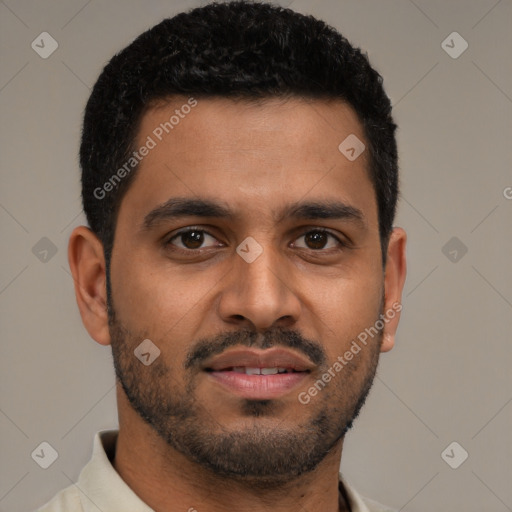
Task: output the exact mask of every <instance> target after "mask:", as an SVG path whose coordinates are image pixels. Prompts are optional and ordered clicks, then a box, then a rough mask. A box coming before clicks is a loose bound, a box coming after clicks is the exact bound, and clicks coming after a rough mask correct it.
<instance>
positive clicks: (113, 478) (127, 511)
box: [36, 430, 393, 512]
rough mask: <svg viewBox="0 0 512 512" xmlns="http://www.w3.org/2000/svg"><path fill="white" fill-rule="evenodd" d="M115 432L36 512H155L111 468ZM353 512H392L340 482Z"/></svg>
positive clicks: (101, 435) (97, 442)
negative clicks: (69, 482)
mask: <svg viewBox="0 0 512 512" xmlns="http://www.w3.org/2000/svg"><path fill="white" fill-rule="evenodd" d="M117 434H118V430H105V431H102V432H97V433H96V435H95V436H94V446H93V453H92V457H91V460H90V461H89V462H88V463H87V464H86V465H85V466H84V468H83V469H82V472H81V473H80V476H79V478H78V481H77V483H76V484H73V485H70V486H69V487H67V488H66V489H63V490H62V491H60V492H59V493H58V494H57V495H56V496H55V497H54V498H53V499H52V500H50V501H49V502H48V503H47V504H46V505H43V506H42V507H41V508H39V509H38V510H37V511H36V512H154V510H153V509H152V508H150V507H149V506H148V505H146V504H145V503H144V502H143V501H142V500H141V499H140V498H139V497H138V496H137V495H136V494H135V493H134V492H133V491H132V490H131V489H130V487H128V485H127V484H126V483H125V481H124V480H123V479H122V478H121V477H120V475H119V474H118V473H117V471H116V470H115V469H114V467H113V466H112V463H111V462H110V461H111V460H113V459H114V453H115V447H116V441H117ZM341 485H342V486H343V487H344V489H345V491H346V495H347V499H348V503H349V505H350V509H351V511H352V512H393V511H392V510H391V509H390V508H387V507H385V506H383V505H380V504H379V503H376V502H374V501H372V500H369V499H367V498H363V497H361V496H360V495H359V494H358V493H357V492H356V491H355V490H354V489H353V488H352V486H350V485H349V484H348V483H347V481H346V480H343V481H342V480H341V475H340V486H341Z"/></svg>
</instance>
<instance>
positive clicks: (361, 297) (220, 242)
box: [109, 98, 385, 482]
mask: <svg viewBox="0 0 512 512" xmlns="http://www.w3.org/2000/svg"><path fill="white" fill-rule="evenodd" d="M186 103H187V98H184V99H183V101H182V100H181V99H179V100H177V99H174V100H173V101H172V103H168V104H166V105H160V106H159V107H158V108H153V109H152V110H150V111H149V112H147V113H146V115H145V116H144V117H143V119H142V123H141V126H140V131H139V135H138V139H137V144H136V146H137V147H141V146H142V145H144V144H146V143H147V141H148V140H149V139H148V137H150V138H151V139H152V140H153V141H154V142H155V145H154V147H153V148H152V149H151V150H150V151H149V152H148V154H147V155H146V156H145V157H144V158H143V159H142V161H141V163H140V164H139V165H140V167H139V169H138V170H137V174H136V176H135V177H134V181H133V182H132V184H131V186H130V188H129V190H128V192H127V193H126V195H125V196H124V198H123V200H122V203H121V207H120V211H119V215H118V219H117V225H116V235H115V240H114V246H113V252H112V260H111V273H110V286H111V297H110V299H111V300H110V304H109V306H110V317H109V328H110V336H111V344H112V349H113V355H114V362H115V367H116V374H117V377H118V379H119V381H120V383H121V385H122V387H123V390H124V393H125V394H126V396H127V398H128V400H129V403H130V404H131V406H132V407H133V409H134V410H135V411H137V412H138V414H139V415H140V417H141V418H142V419H143V420H144V421H146V422H147V423H149V424H150V425H151V426H152V427H153V429H154V431H155V432H157V433H158V435H159V436H161V438H162V439H164V440H165V441H166V442H167V443H168V444H169V445H170V446H171V447H173V448H174V449H176V450H178V451H179V452H181V453H182V454H184V455H185V456H187V457H188V458H189V459H190V460H192V461H195V462H197V463H199V464H200V465H201V466H202V467H205V468H210V469H212V470H214V471H215V472H216V474H221V475H226V476H229V477H230V478H239V479H242V480H243V479H247V478H250V479H252V481H260V482H268V481H270V479H272V480H273V481H284V480H289V479H291V478H294V477H296V476H297V475H300V474H302V473H304V472H307V471H311V470H312V469H313V468H315V467H316V466H317V465H318V463H319V462H320V461H321V460H322V459H323V458H324V457H325V456H326V454H327V453H328V452H329V451H330V450H332V448H333V447H334V446H335V445H336V444H337V443H338V441H339V440H340V439H341V438H342V437H343V435H344V434H345V432H346V431H347V429H348V428H350V426H351V424H352V421H353V419H354V418H355V416H356V415H357V413H358V411H359V408H360V406H361V405H362V404H363V402H364V399H365V397H366V395H367V393H368V391H369V389H370V387H371V383H372V381H373V377H374V374H375V370H376V366H377V362H378V355H379V351H380V349H381V342H382V331H381V330H379V332H378V334H376V335H374V336H373V337H369V338H368V339H367V341H366V343H365V344H364V345H363V344H362V343H359V348H360V350H359V351H358V352H357V353H356V354H355V355H354V354H353V357H352V358H350V360H349V359H348V358H347V357H345V356H344V355H346V353H347V351H349V350H350V349H351V347H353V346H354V345H353V342H354V340H357V337H358V336H360V335H361V333H363V332H365V329H368V328H370V327H372V326H374V325H375V324H376V322H377V321H378V320H379V315H380V314H381V313H383V312H384V305H385V304H384V302H383V297H384V295H385V286H384V284H385V282H384V272H383V268H382V259H381V248H380V240H379V229H378V228H379V226H378V217H377V203H376V198H375V192H374V189H373V186H372V184H371V181H370V179H369V177H368V172H367V167H368V159H367V154H366V153H365V152H363V153H362V154H361V155H360V156H359V157H358V158H356V159H355V160H353V161H350V160H349V159H348V158H346V156H345V155H344V154H342V153H341V152H340V150H339V149H338V146H339V144H340V143H341V142H342V141H343V140H344V139H346V137H347V136H349V135H350V134H353V135H355V136H356V137H357V138H358V139H359V140H361V141H363V142H365V138H364V135H363V130H362V127H361V124H360V123H359V121H358V119H357V116H356V115H355V113H354V112H353V111H352V109H351V108H349V107H348V106H347V105H345V104H343V103H341V102H326V101H320V100H314V101H309V102H306V101H303V100H300V99H293V100H289V101H287V102H283V101H278V100H276V99H272V100H266V101H265V102H263V103H262V104H259V105H255V104H250V103H248V102H234V101H230V100H227V99H204V100H197V105H196V106H194V107H193V108H191V109H180V106H181V105H183V104H186ZM176 109H178V110H180V112H182V113H183V112H185V111H187V112H188V111H189V110H190V112H188V113H187V114H186V115H183V114H182V116H180V120H179V122H178V123H176V124H174V125H173V128H172V130H171V129H169V133H166V132H165V131H163V130H162V128H161V126H162V124H161V123H165V122H166V121H169V119H170V118H171V116H172V115H173V114H174V113H175V110H176ZM159 127H160V130H158V128H159ZM155 130H156V131H155ZM161 132H162V133H161ZM156 134H159V135H158V136H157V135H156ZM160 138H161V140H160ZM365 144H366V142H365ZM150 145H152V144H150ZM366 145H367V144H366ZM146 339H149V340H151V343H152V345H150V347H153V346H154V347H157V348H158V350H159V351H160V353H159V355H158V357H157V358H156V359H155V360H154V361H152V362H151V364H147V365H146V364H143V363H142V362H141V361H140V360H139V359H138V358H137V357H135V355H134V350H135V349H136V348H137V347H138V346H139V345H140V344H141V342H142V341H143V340H146ZM146 343H147V342H146ZM154 350H155V349H154V348H150V349H149V350H148V349H147V348H146V351H145V353H148V352H149V353H150V354H153V353H154V352H153V351H154ZM144 357H146V359H148V356H147V355H146V356H144ZM340 358H341V359H342V360H343V361H344V363H343V364H342V363H341V362H340V361H341V360H340ZM149 359H152V357H151V355H150V356H149ZM146 362H148V361H146ZM336 362H338V366H336ZM340 366H341V369H340ZM326 374H327V375H329V376H330V378H329V377H327V378H326V377H325V375H326ZM315 390H316V392H315Z"/></svg>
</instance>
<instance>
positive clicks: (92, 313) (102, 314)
mask: <svg viewBox="0 0 512 512" xmlns="http://www.w3.org/2000/svg"><path fill="white" fill-rule="evenodd" d="M68 261H69V267H70V269H71V274H72V276H73V281H74V285H75V296H76V301H77V304H78V309H79V310H80V315H81V317H82V322H83V324H84V326H85V328H86V329H87V332H88V333H89V335H90V336H91V337H92V338H93V339H94V340H96V341H97V342H98V343H100V344H101V345H109V344H110V333H109V329H108V315H107V291H106V266H105V256H104V252H103V244H102V243H101V241H100V240H99V238H98V237H97V236H96V235H95V234H94V233H93V232H92V231H91V230H90V229H89V228H88V227H86V226H79V227H77V228H75V229H74V230H73V232H72V233H71V236H70V238H69V244H68Z"/></svg>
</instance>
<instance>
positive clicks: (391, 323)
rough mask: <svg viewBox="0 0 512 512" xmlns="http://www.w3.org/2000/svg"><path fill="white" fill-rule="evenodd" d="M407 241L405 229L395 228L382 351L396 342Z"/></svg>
mask: <svg viewBox="0 0 512 512" xmlns="http://www.w3.org/2000/svg"><path fill="white" fill-rule="evenodd" d="M406 241H407V234H406V233H405V231H404V230H403V229H402V228H394V229H393V231H392V232H391V235H390V237H389V244H388V248H387V259H386V270H385V276H384V313H383V314H384V315H385V318H386V320H387V321H386V322H385V324H384V332H383V339H382V346H381V352H388V351H389V350H391V349H392V348H393V346H394V344H395V334H396V330H397V328H398V322H399V320H400V311H401V310H402V290H403V288H404V283H405V276H406V273H407V263H406V257H405V245H406Z"/></svg>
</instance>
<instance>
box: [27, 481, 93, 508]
mask: <svg viewBox="0 0 512 512" xmlns="http://www.w3.org/2000/svg"><path fill="white" fill-rule="evenodd" d="M83 510H84V508H83V507H82V501H81V499H80V494H79V491H78V490H77V488H76V486H74V485H71V486H69V487H67V488H66V489H63V490H62V491H60V492H59V493H57V494H56V495H55V496H54V497H53V498H52V499H51V500H50V501H49V502H48V503H46V504H45V505H43V506H42V507H40V508H38V509H37V510H36V511H35V512H83Z"/></svg>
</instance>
